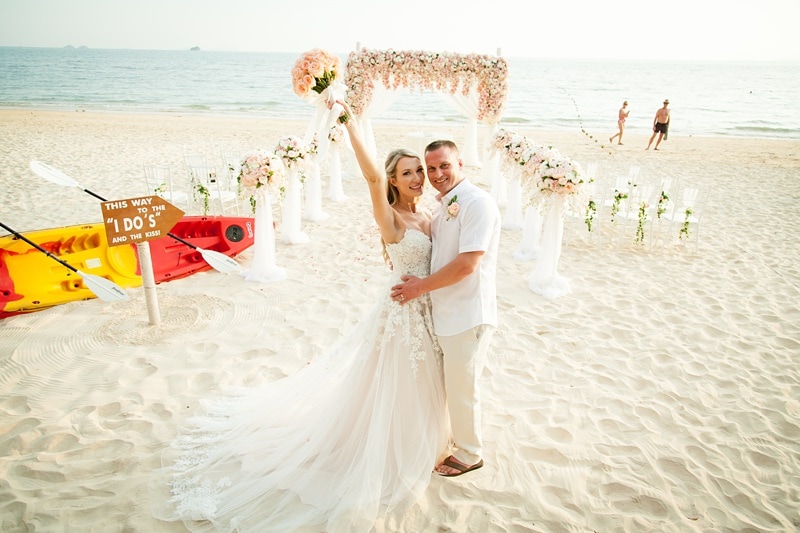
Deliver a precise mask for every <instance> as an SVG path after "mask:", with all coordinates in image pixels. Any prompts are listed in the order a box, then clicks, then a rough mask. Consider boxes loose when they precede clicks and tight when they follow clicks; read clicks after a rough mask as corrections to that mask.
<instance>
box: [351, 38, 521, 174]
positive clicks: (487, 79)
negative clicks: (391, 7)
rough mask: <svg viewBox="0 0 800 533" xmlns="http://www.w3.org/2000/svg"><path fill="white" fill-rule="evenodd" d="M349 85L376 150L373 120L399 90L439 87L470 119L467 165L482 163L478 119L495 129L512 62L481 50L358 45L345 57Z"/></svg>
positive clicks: (354, 105)
mask: <svg viewBox="0 0 800 533" xmlns="http://www.w3.org/2000/svg"><path fill="white" fill-rule="evenodd" d="M345 84H346V85H347V97H348V101H349V102H350V107H351V108H352V110H353V113H355V114H356V115H357V116H358V118H359V120H361V123H362V128H363V130H364V133H365V137H366V139H365V140H366V142H367V143H368V145H369V147H370V148H371V149H372V150H373V152H374V151H375V136H374V134H373V132H372V122H371V119H372V117H375V116H377V115H378V114H380V113H382V112H383V111H385V110H386V109H388V108H389V107H390V106H391V105H392V104H393V103H394V101H395V100H396V99H397V97H398V96H399V95H398V90H399V89H403V88H407V89H410V90H419V91H437V92H440V93H441V94H443V95H444V96H445V99H446V100H447V101H448V102H449V103H450V104H451V105H452V106H453V107H454V108H455V109H456V110H457V111H459V112H460V113H461V114H462V115H464V116H466V117H467V119H468V123H467V132H466V139H465V142H464V146H463V147H462V152H463V153H462V157H463V159H464V163H465V164H466V165H470V166H480V159H479V157H478V142H477V137H478V122H483V123H485V124H488V125H491V126H492V129H493V130H494V129H496V127H497V123H498V122H500V118H501V116H502V113H503V109H504V107H505V103H506V99H507V97H508V62H507V61H506V60H505V59H504V58H503V57H500V56H490V55H481V54H466V55H465V54H453V53H448V52H426V51H418V50H391V49H390V50H371V49H359V50H356V51H354V52H351V53H350V55H349V57H348V59H347V67H346V76H345Z"/></svg>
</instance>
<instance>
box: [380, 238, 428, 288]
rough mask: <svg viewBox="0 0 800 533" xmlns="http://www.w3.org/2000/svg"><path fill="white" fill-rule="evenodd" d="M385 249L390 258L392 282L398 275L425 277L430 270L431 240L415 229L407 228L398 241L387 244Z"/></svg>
mask: <svg viewBox="0 0 800 533" xmlns="http://www.w3.org/2000/svg"><path fill="white" fill-rule="evenodd" d="M386 251H387V252H388V254H389V259H391V260H392V284H395V283H396V282H397V281H398V280H399V279H400V276H404V275H411V276H417V277H420V278H422V277H425V276H427V275H428V274H430V271H431V240H430V238H428V236H427V235H425V234H424V233H422V232H421V231H419V230H416V229H407V230H406V234H405V235H404V236H403V238H402V239H401V240H400V242H396V243H392V244H387V245H386Z"/></svg>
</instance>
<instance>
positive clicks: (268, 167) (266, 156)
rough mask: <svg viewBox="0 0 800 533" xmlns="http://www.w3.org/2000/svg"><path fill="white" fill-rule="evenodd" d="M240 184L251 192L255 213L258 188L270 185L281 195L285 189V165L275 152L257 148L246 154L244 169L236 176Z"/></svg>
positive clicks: (243, 163) (243, 162) (251, 205)
mask: <svg viewBox="0 0 800 533" xmlns="http://www.w3.org/2000/svg"><path fill="white" fill-rule="evenodd" d="M236 180H237V181H238V183H239V186H240V187H241V188H242V189H244V190H245V191H247V192H248V193H250V207H251V208H252V210H253V213H255V210H256V197H255V193H256V190H257V189H259V188H260V187H263V186H269V187H270V189H271V190H272V191H273V192H275V191H278V192H279V193H280V194H281V195H282V194H283V193H284V191H285V184H284V176H283V165H281V161H280V159H278V157H276V156H275V154H273V153H271V152H268V151H266V150H256V151H254V152H251V153H249V154H247V156H245V158H244V160H243V161H242V169H241V171H240V172H239V175H238V176H237V177H236Z"/></svg>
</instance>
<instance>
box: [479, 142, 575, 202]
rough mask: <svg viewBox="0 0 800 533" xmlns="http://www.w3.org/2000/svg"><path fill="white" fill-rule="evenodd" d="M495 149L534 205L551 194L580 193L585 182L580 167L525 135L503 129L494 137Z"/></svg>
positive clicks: (493, 144) (504, 165)
mask: <svg viewBox="0 0 800 533" xmlns="http://www.w3.org/2000/svg"><path fill="white" fill-rule="evenodd" d="M492 147H493V148H494V150H495V153H497V154H499V155H500V158H501V162H502V164H503V168H504V169H506V170H507V171H509V172H510V173H511V174H512V175H514V177H516V178H517V179H519V180H520V184H521V185H522V186H523V189H524V190H525V191H526V192H527V193H528V195H529V196H530V197H531V201H532V202H533V203H538V202H540V201H542V200H546V199H547V198H548V197H549V196H551V195H552V194H559V195H579V194H580V193H581V185H582V184H583V183H584V179H583V170H582V169H581V166H580V164H578V162H577V161H573V160H572V159H570V158H568V157H566V156H563V155H561V154H560V153H559V152H558V150H556V149H555V148H553V147H550V146H542V145H537V144H535V143H533V142H531V141H530V140H529V139H528V138H527V137H525V136H524V135H519V134H517V133H515V132H513V131H510V130H507V129H504V128H500V129H499V130H497V133H495V136H494V139H493V140H492ZM581 200H582V199H581Z"/></svg>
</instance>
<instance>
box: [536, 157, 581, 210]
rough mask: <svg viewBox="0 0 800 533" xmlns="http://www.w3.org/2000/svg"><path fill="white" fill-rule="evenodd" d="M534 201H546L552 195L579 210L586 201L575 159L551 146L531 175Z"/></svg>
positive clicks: (578, 165)
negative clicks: (533, 186)
mask: <svg viewBox="0 0 800 533" xmlns="http://www.w3.org/2000/svg"><path fill="white" fill-rule="evenodd" d="M532 179H533V184H534V185H535V188H533V193H534V202H537V201H538V202H541V203H547V202H548V201H550V200H551V199H553V198H554V197H558V198H561V199H564V200H565V201H566V202H567V204H568V205H569V206H570V207H571V208H572V209H573V210H574V211H579V210H581V209H583V208H584V206H585V205H586V203H587V198H586V197H585V194H584V191H583V187H582V185H583V183H584V178H583V169H582V168H581V165H580V164H579V163H578V162H577V161H573V160H572V159H570V158H568V157H566V156H563V155H561V154H560V153H559V152H558V151H557V150H555V149H553V148H551V149H550V150H549V151H548V152H547V153H546V159H544V161H542V163H541V164H540V165H539V168H538V170H537V171H536V172H535V174H534V175H533V176H532Z"/></svg>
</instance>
